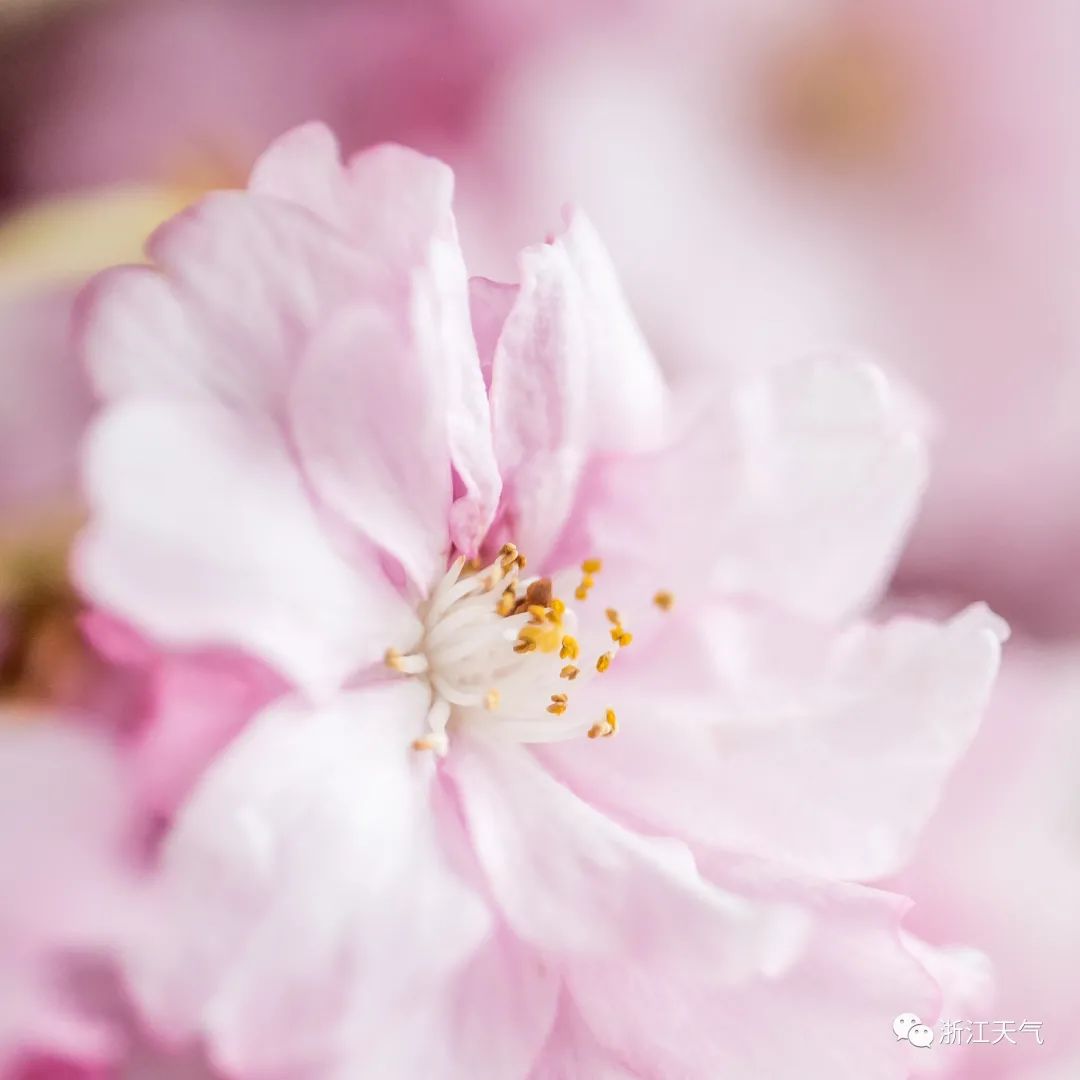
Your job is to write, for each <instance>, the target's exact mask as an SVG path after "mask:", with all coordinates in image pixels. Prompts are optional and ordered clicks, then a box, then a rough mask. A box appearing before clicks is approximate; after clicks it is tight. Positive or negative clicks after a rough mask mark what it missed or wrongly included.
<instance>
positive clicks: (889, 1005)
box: [541, 864, 940, 1080]
mask: <svg viewBox="0 0 1080 1080" xmlns="http://www.w3.org/2000/svg"><path fill="white" fill-rule="evenodd" d="M721 881H722V884H724V885H725V887H734V888H736V889H738V890H739V891H742V892H746V893H749V894H750V895H756V896H757V897H758V899H760V900H769V901H772V902H778V901H780V900H782V899H787V900H794V899H796V898H797V899H798V902H799V903H800V904H801V905H803V906H804V907H806V908H808V909H809V910H810V911H811V912H812V915H813V919H814V926H813V929H812V931H811V933H810V937H809V940H808V943H807V947H806V949H805V950H804V952H803V953H802V955H801V957H800V958H799V959H798V960H797V961H796V963H795V964H794V965H793V966H792V967H791V968H789V969H788V970H786V971H785V972H783V973H781V974H779V975H777V976H775V977H772V978H759V979H756V980H751V981H748V982H746V983H742V984H740V985H739V986H738V987H737V988H723V987H716V986H712V987H708V986H704V985H702V983H701V982H700V981H699V979H698V978H697V977H696V976H697V975H698V973H697V972H695V971H694V969H693V968H687V967H686V966H682V965H679V964H676V963H674V962H672V961H671V960H670V959H669V962H668V964H665V965H663V966H661V967H659V968H658V967H656V966H655V965H645V964H642V963H641V962H640V959H639V957H638V956H636V955H635V954H634V953H628V954H626V955H625V956H623V957H620V958H618V959H617V960H615V961H603V960H599V961H595V962H592V963H589V962H582V963H580V964H578V965H576V966H575V967H574V968H572V969H571V970H570V972H569V973H568V976H567V987H568V990H569V993H570V997H571V999H572V1000H573V1002H574V1005H575V1006H576V1008H577V1009H578V1011H579V1012H580V1013H581V1016H582V1019H583V1021H584V1023H585V1024H586V1025H587V1026H588V1028H589V1029H590V1030H591V1032H592V1034H593V1037H594V1038H595V1039H596V1041H597V1042H598V1043H599V1044H600V1045H601V1046H602V1047H605V1048H606V1049H607V1051H608V1054H610V1056H611V1057H612V1058H614V1059H615V1060H617V1061H619V1062H624V1063H625V1064H626V1066H627V1069H628V1072H629V1073H630V1075H632V1076H656V1077H676V1076H677V1077H687V1078H693V1080H699V1078H700V1080H712V1078H714V1077H720V1076H732V1077H748V1078H749V1077H754V1078H756V1077H818V1076H820V1077H823V1078H824V1077H838V1076H852V1077H855V1076H857V1077H859V1078H860V1080H906V1078H907V1077H908V1075H909V1073H910V1071H911V1069H912V1066H913V1065H914V1064H915V1063H917V1060H918V1059H917V1056H916V1055H917V1054H918V1053H920V1051H918V1050H915V1049H913V1048H912V1047H910V1046H908V1045H907V1044H906V1043H900V1044H898V1043H897V1042H896V1040H895V1038H894V1035H893V1032H892V1020H893V1018H894V1017H895V1016H896V1015H898V1014H899V1013H901V1012H908V1011H911V1012H915V1013H917V1014H918V1015H920V1016H921V1017H923V1018H924V1019H927V1020H928V1021H929V1022H930V1023H933V1022H935V1021H936V1018H937V1016H938V1011H939V1007H940V995H939V994H938V992H937V990H936V987H935V986H934V984H933V982H932V980H931V979H929V978H928V977H927V975H926V973H925V971H924V970H923V968H922V966H921V965H920V964H919V963H918V962H917V961H916V960H915V959H914V958H913V957H912V956H910V955H909V954H908V953H907V951H906V950H905V949H904V947H903V945H902V943H901V940H900V935H899V922H900V918H901V916H902V914H903V911H904V909H905V907H906V904H905V902H904V901H902V900H900V899H899V898H897V897H893V896H890V895H888V894H886V893H876V892H872V891H870V890H866V889H860V888H857V887H846V888H845V887H842V886H820V885H819V886H812V885H809V884H807V883H798V882H792V881H790V880H779V879H774V880H771V881H770V878H769V876H768V875H767V874H765V873H760V872H759V871H753V870H748V869H746V868H741V867H740V868H734V867H732V866H731V865H730V864H726V872H725V876H724V877H723V878H722V879H721ZM541 1075H543V1074H541ZM554 1075H555V1076H558V1075H559V1074H558V1073H554ZM614 1075H616V1076H618V1075H619V1074H618V1073H615V1074H614ZM568 1080H569V1076H568Z"/></svg>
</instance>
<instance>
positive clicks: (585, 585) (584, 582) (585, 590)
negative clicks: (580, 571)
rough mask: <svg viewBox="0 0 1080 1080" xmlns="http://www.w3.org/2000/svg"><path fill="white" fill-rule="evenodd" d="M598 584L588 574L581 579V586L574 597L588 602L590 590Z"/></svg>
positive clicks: (575, 591)
mask: <svg viewBox="0 0 1080 1080" xmlns="http://www.w3.org/2000/svg"><path fill="white" fill-rule="evenodd" d="M595 584H596V582H595V581H594V580H593V579H592V578H591V577H589V575H588V574H586V575H585V576H584V577H583V578H582V579H581V584H580V585H579V586H578V587H577V588H576V589H575V590H574V596H576V597H577V598H578V599H579V600H588V598H589V590H590V589H591V588H592V587H593V586H594V585H595Z"/></svg>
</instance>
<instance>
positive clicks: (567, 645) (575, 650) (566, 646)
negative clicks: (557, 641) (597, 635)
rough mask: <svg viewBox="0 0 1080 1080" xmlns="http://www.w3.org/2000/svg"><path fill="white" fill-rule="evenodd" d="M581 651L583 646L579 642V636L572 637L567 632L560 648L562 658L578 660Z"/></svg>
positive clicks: (560, 657)
mask: <svg viewBox="0 0 1080 1080" xmlns="http://www.w3.org/2000/svg"><path fill="white" fill-rule="evenodd" d="M580 652H581V646H579V645H578V643H577V638H575V637H571V636H570V635H569V634H567V635H566V636H565V637H564V638H563V639H562V648H561V649H559V659H560V660H576V659H577V658H578V654H579V653H580Z"/></svg>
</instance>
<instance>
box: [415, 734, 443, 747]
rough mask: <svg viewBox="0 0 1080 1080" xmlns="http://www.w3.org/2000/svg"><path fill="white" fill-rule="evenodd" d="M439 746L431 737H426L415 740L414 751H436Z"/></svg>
mask: <svg viewBox="0 0 1080 1080" xmlns="http://www.w3.org/2000/svg"><path fill="white" fill-rule="evenodd" d="M437 745H438V744H437V743H436V742H435V740H434V739H432V738H431V736H430V735H425V736H423V738H420V739H413V743H412V748H413V749H414V750H434V749H436V747H437Z"/></svg>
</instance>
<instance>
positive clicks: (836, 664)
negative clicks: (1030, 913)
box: [537, 606, 1004, 880]
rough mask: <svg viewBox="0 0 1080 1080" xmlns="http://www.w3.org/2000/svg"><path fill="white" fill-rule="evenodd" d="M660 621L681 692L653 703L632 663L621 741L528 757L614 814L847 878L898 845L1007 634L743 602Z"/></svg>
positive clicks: (905, 842)
mask: <svg viewBox="0 0 1080 1080" xmlns="http://www.w3.org/2000/svg"><path fill="white" fill-rule="evenodd" d="M672 630H674V631H675V633H674V634H672V635H671V637H670V638H669V641H668V645H669V646H670V648H669V649H668V650H667V651H665V652H663V653H661V654H658V655H656V656H653V657H651V658H650V665H649V666H652V665H653V664H656V665H658V666H660V667H661V668H662V670H664V671H665V673H666V677H667V678H669V679H674V680H675V682H676V685H677V686H678V687H681V688H682V689H681V690H679V689H677V690H676V691H675V692H674V693H673V694H672V695H670V696H669V698H668V699H667V700H666V701H664V702H663V707H661V703H660V702H659V701H658V699H657V698H656V696H655V690H653V692H652V694H650V693H649V690H648V681H647V680H646V679H645V678H642V677H641V676H642V675H647V671H641V672H637V671H631V672H629V673H628V675H629V676H630V681H629V686H628V688H627V689H626V691H625V692H624V693H623V694H622V695H621V697H622V698H624V699H625V700H626V702H627V704H626V706H625V707H623V708H620V714H621V715H620V730H619V734H618V737H617V738H615V739H611V740H605V741H604V742H603V744H602V745H599V746H597V747H596V748H595V751H596V752H595V753H594V754H592V755H588V756H586V755H581V754H580V753H576V754H575V753H574V752H573V751H574V750H575V749H576V748H575V747H573V746H572V745H569V744H567V745H565V746H559V745H555V746H549V747H544V748H542V749H540V750H538V751H537V753H538V754H539V756H540V757H541V758H542V759H543V760H544V761H545V762H546V763H547V764H548V765H549V766H550V767H551V768H552V769H553V770H554V771H555V773H556V774H557V775H559V776H561V777H563V778H564V780H565V781H566V782H567V783H569V784H570V785H571V786H572V787H573V788H574V790H576V791H579V792H580V793H581V794H582V796H583V797H585V798H587V799H589V801H590V802H592V803H594V804H595V805H597V806H599V807H601V808H606V809H608V810H609V811H612V812H615V813H616V814H618V816H619V817H620V818H622V819H624V820H627V821H630V822H645V823H647V824H649V825H650V826H651V827H653V828H656V829H660V830H663V831H665V832H672V833H674V834H675V835H679V836H683V837H685V838H687V839H688V840H691V841H693V842H695V843H698V844H701V845H704V846H708V847H710V848H712V849H714V850H728V851H732V852H740V853H743V854H747V855H760V856H762V857H766V858H773V859H775V860H777V861H778V862H780V863H783V864H786V865H789V866H794V867H798V868H801V869H802V870H804V871H806V872H809V873H815V874H820V875H822V876H824V877H833V878H842V879H849V880H872V879H874V878H877V877H880V876H883V875H884V874H887V873H890V872H892V871H893V870H895V869H896V868H897V867H899V866H900V865H902V863H903V861H904V859H905V858H906V857H907V856H908V854H909V853H910V851H911V849H912V846H913V845H914V843H915V841H916V839H917V837H918V834H919V830H920V829H921V827H922V826H923V825H924V824H925V822H926V820H927V819H928V817H929V816H930V814H931V813H932V812H933V810H934V808H935V806H936V805H937V801H938V798H939V797H940V793H941V790H942V787H943V784H944V782H945V780H946V779H947V777H948V776H949V774H950V772H951V770H952V768H953V766H954V765H955V764H956V762H957V760H958V759H959V758H960V756H961V755H962V754H963V752H964V750H965V749H966V748H967V746H968V744H969V743H970V740H971V738H972V737H973V735H974V733H975V730H976V727H977V725H978V722H979V719H980V717H981V714H982V710H983V708H984V707H985V704H986V701H987V698H988V696H989V693H990V689H991V686H992V684H993V680H994V676H995V673H996V670H997V665H998V659H999V653H1000V635H1001V634H1002V633H1003V632H1004V631H1003V629H1002V624H1001V622H1000V620H998V619H996V617H994V616H991V615H989V614H988V613H987V612H986V610H985V609H984V608H981V607H980V606H976V607H974V608H972V609H969V610H968V611H966V612H964V613H962V614H961V615H959V616H957V617H956V618H954V619H953V620H952V621H950V622H948V623H945V624H937V623H933V622H928V621H924V620H918V619H910V618H899V619H895V620H893V621H891V622H889V623H888V624H886V625H884V626H880V627H874V626H860V627H854V628H852V629H850V630H848V631H845V632H844V633H841V634H839V635H837V634H834V633H831V632H827V631H823V630H822V629H821V628H820V627H814V626H808V625H800V624H798V623H790V622H784V621H777V620H775V619H773V618H770V617H766V616H758V617H753V616H749V615H745V616H744V615H742V614H736V615H731V616H729V617H727V618H724V617H723V616H720V615H715V616H713V617H712V618H711V619H710V620H709V622H708V624H707V626H706V627H705V628H704V629H702V628H701V627H698V628H697V629H696V630H695V629H694V628H693V627H692V626H691V625H689V624H678V623H677V624H675V625H674V626H673V627H672ZM710 653H711V655H710Z"/></svg>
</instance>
